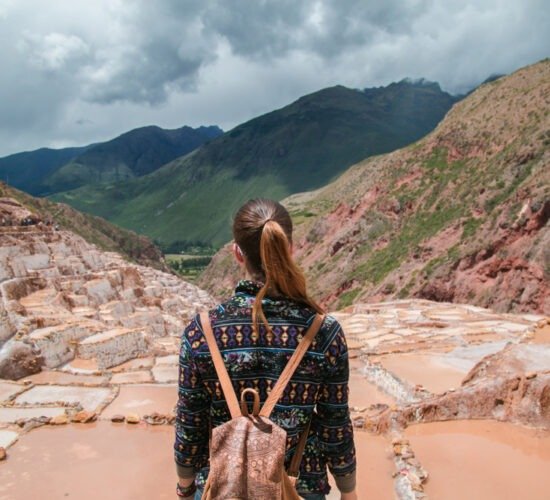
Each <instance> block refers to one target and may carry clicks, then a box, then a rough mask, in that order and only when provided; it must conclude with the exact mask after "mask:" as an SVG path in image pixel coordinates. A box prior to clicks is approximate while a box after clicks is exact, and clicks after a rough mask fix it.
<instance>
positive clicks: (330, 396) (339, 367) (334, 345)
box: [317, 320, 356, 493]
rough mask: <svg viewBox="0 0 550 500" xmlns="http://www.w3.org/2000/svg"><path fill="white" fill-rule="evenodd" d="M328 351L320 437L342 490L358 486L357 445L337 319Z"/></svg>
mask: <svg viewBox="0 0 550 500" xmlns="http://www.w3.org/2000/svg"><path fill="white" fill-rule="evenodd" d="M330 328H331V335H330V337H329V338H331V340H330V342H329V345H328V348H327V350H326V352H325V362H326V366H327V369H326V372H325V373H326V375H325V379H324V381H323V383H322V384H321V387H320V395H319V399H318V401H317V416H318V439H319V443H320V446H321V450H322V452H323V454H324V455H325V457H326V460H327V464H328V467H329V470H330V472H331V473H332V475H333V476H334V480H335V481H336V485H337V486H338V489H339V490H340V491H341V492H343V493H346V492H349V491H353V489H354V488H355V469H356V458H355V444H354V441H353V426H352V423H351V418H350V412H349V406H348V395H349V388H348V381H349V359H348V348H347V345H346V339H345V337H344V332H343V331H342V328H341V327H340V325H339V324H338V322H337V321H335V320H333V323H332V324H331V325H330Z"/></svg>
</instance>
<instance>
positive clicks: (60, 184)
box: [0, 126, 223, 196]
mask: <svg viewBox="0 0 550 500" xmlns="http://www.w3.org/2000/svg"><path fill="white" fill-rule="evenodd" d="M222 133H223V131H222V130H221V129H220V128H218V127H216V126H210V127H198V128H196V129H193V128H191V127H187V126H186V127H181V128H178V129H174V130H167V129H162V128H160V127H156V126H148V127H141V128H137V129H134V130H131V131H129V132H126V133H124V134H122V135H120V136H118V137H116V138H114V139H112V140H110V141H107V142H101V143H97V144H92V145H89V146H85V147H79V148H64V149H59V150H55V149H47V148H42V149H39V150H36V151H29V152H24V153H17V154H14V155H10V156H7V157H4V158H0V179H1V180H3V181H4V182H7V183H8V184H10V185H12V186H14V187H16V188H18V189H22V190H23V191H26V192H28V193H30V194H33V195H39V196H44V195H49V194H53V193H58V192H61V191H67V190H70V189H76V188H78V187H80V186H83V185H90V184H101V183H105V182H113V181H123V180H127V179H130V178H134V177H139V176H142V175H146V174H149V173H151V172H153V171H154V170H156V169H157V168H159V167H161V166H162V165H164V164H165V163H168V162H169V161H171V160H173V159H174V158H177V157H179V156H182V155H185V154H187V153H189V152H191V151H193V150H194V149H196V148H197V147H199V146H201V145H202V144H204V143H205V142H208V141H209V140H211V139H214V138H215V137H218V136H220V135H221V134H222Z"/></svg>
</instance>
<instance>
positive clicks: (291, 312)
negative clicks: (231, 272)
mask: <svg viewBox="0 0 550 500" xmlns="http://www.w3.org/2000/svg"><path fill="white" fill-rule="evenodd" d="M233 237H234V240H235V243H234V245H233V253H234V256H235V259H236V260H237V262H238V263H239V264H240V265H241V266H243V267H244V268H245V270H246V272H247V274H248V276H249V277H250V278H251V280H246V281H245V280H243V281H240V282H239V284H238V285H237V288H236V290H235V295H234V296H233V297H231V298H230V299H229V300H227V301H226V302H223V303H222V304H220V305H218V307H216V308H215V309H213V310H211V311H210V312H209V318H210V323H211V325H212V328H213V330H214V335H215V338H216V343H217V345H218V347H219V348H220V351H221V353H222V356H223V358H224V364H225V365H226V367H227V369H228V371H229V374H230V377H231V382H232V384H233V387H234V389H235V392H236V393H237V395H239V394H240V393H241V392H242V391H243V390H244V389H245V388H248V387H250V388H254V389H256V390H257V391H258V392H259V393H260V399H261V402H262V403H263V402H264V401H265V400H266V398H267V394H268V392H269V390H271V388H272V387H273V385H274V383H275V382H276V381H277V379H278V377H279V375H280V374H281V372H282V370H283V369H284V367H285V364H286V361H287V359H288V356H289V353H290V354H291V353H292V352H293V351H294V349H295V348H296V346H297V345H298V343H299V340H298V339H299V337H300V336H301V334H302V333H303V332H304V331H305V330H306V329H307V327H308V326H309V325H310V324H311V322H312V320H313V318H314V317H315V315H316V313H318V312H321V308H320V307H319V306H318V305H317V304H316V303H315V302H314V301H313V300H312V299H311V298H310V297H309V296H308V295H307V291H306V284H305V278H304V276H303V274H302V272H301V271H300V269H299V268H298V267H297V265H296V264H295V263H294V261H293V259H292V256H291V251H292V220H291V218H290V215H289V214H288V212H287V211H286V209H285V208H284V207H283V206H282V205H281V204H279V203H277V202H275V201H272V200H265V199H255V200H251V201H249V202H247V203H246V204H245V205H243V206H242V207H241V208H240V209H239V211H238V212H237V214H236V216H235V220H234V223H233ZM348 376H349V365H348V353H347V347H346V342H345V338H344V334H343V332H342V329H341V327H340V325H339V324H338V322H337V321H336V320H335V319H334V318H332V317H330V316H327V317H326V318H325V320H324V322H323V324H322V326H321V328H320V330H319V331H318V333H317V335H316V337H315V340H314V342H313V343H312V345H311V346H310V347H309V349H308V351H307V353H306V355H305V356H304V358H303V359H302V361H301V363H300V365H299V367H298V369H297V370H296V372H295V373H294V375H293V377H292V379H291V382H290V383H289V384H288V386H287V387H286V389H285V392H284V395H283V397H282V398H281V399H280V400H279V403H278V404H277V406H276V407H275V410H274V411H273V413H272V415H271V419H272V420H273V421H274V422H275V423H276V424H278V425H279V426H280V427H282V428H283V429H285V430H286V432H287V448H286V449H287V458H286V460H287V465H288V462H290V459H291V458H292V455H293V452H294V449H295V448H296V445H297V443H298V440H299V438H300V435H301V434H302V432H303V431H304V430H305V429H306V428H307V427H308V425H310V429H309V434H308V440H307V444H306V448H305V451H304V455H303V458H302V461H301V465H300V475H299V477H298V480H297V483H296V489H297V490H298V492H299V493H300V495H301V496H302V497H304V498H307V499H311V500H314V499H315V500H317V499H324V498H325V495H326V494H327V493H328V492H329V490H330V486H329V484H328V479H327V466H328V469H329V470H330V472H331V473H332V475H333V477H334V479H335V482H336V485H337V487H338V489H339V490H340V492H341V498H342V499H344V500H355V499H356V498H357V495H356V493H355V468H356V462H355V447H354V443H353V428H352V425H351V421H350V416H349V408H348ZM229 419H230V414H229V411H228V408H227V404H226V402H225V400H224V395H223V393H222V391H221V390H220V388H219V381H218V378H217V376H216V372H215V369H214V366H213V362H212V358H211V356H210V352H209V349H208V346H207V344H206V341H205V338H204V335H203V331H202V325H201V324H200V318H199V317H198V316H197V317H195V319H194V320H193V321H191V323H190V324H189V325H188V326H187V328H186V329H185V332H184V334H183V336H182V344H181V352H180V377H179V400H178V407H177V418H176V441H175V445H174V449H175V459H176V466H177V472H178V476H179V482H178V489H177V492H178V496H179V497H180V498H196V499H199V498H200V497H201V494H202V489H203V488H204V484H205V482H206V477H207V475H208V440H209V430H210V426H212V427H216V426H218V425H220V424H222V423H224V422H227V421H228V420H229ZM195 486H196V488H197V489H196V491H195Z"/></svg>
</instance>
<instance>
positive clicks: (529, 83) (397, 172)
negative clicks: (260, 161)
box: [199, 60, 550, 313]
mask: <svg viewBox="0 0 550 500" xmlns="http://www.w3.org/2000/svg"><path fill="white" fill-rule="evenodd" d="M549 109H550V61H549V60H544V61H541V62H540V63H538V64H534V65H532V66H529V67H526V68H523V69H521V70H519V71H517V72H516V73H514V74H512V75H510V76H508V77H504V78H500V79H497V80H495V81H492V82H490V83H487V84H485V85H482V86H481V87H480V88H479V89H477V90H476V91H475V92H473V93H472V94H471V95H469V96H468V97H467V98H466V99H464V100H463V101H461V102H459V103H457V104H455V106H454V107H453V108H452V110H451V111H450V112H449V113H448V114H447V116H446V117H445V119H444V120H443V122H442V123H441V124H440V125H439V126H438V127H437V128H436V130H435V131H434V132H432V133H431V134H429V135H428V136H427V137H426V138H424V139H422V140H421V141H419V142H417V143H415V144H413V145H411V146H408V147H407V148H404V149H401V150H399V151H396V152H393V153H390V154H387V155H382V156H377V157H374V158H371V159H368V160H366V161H363V162H361V163H358V164H357V165H355V166H353V167H352V168H350V169H349V170H348V171H346V173H344V174H343V175H342V176H341V177H340V178H339V179H337V180H336V181H335V182H333V183H331V184H329V185H328V186H326V187H325V188H322V189H319V190H317V191H314V192H309V193H304V194H300V195H295V196H292V197H289V198H287V199H286V200H285V201H284V203H285V205H286V206H287V207H288V208H289V210H290V211H291V214H292V215H293V218H294V222H295V226H296V228H295V240H294V248H295V254H296V257H297V259H298V261H299V263H300V264H301V265H302V267H303V268H304V269H305V270H306V274H307V275H308V277H309V279H310V282H311V284H312V290H313V292H314V294H315V296H316V297H317V298H318V299H320V300H321V301H322V302H323V303H324V304H325V305H327V306H329V307H331V308H341V307H345V306H347V305H349V304H351V303H354V302H363V301H366V300H387V299H391V298H395V297H399V298H404V297H420V298H428V299H432V300H438V301H455V302H463V303H471V304H476V305H480V306H484V307H491V308H493V309H496V310H499V311H537V312H546V313H548V312H549V311H550V279H549V278H550V264H549V263H550V250H549V249H550V231H549V230H548V219H549V217H550V169H549V168H548V166H549V165H550V151H549V148H548V146H549V145H550V116H549V113H548V110H549ZM229 253H230V252H229V248H228V247H227V248H225V249H224V250H223V251H222V252H220V254H219V255H218V256H216V257H215V258H214V259H213V261H212V264H211V266H210V267H209V268H208V269H207V270H206V272H205V273H204V275H203V276H202V277H201V279H200V280H199V285H200V286H203V287H204V288H206V289H208V290H211V291H212V293H217V294H220V295H223V294H225V293H227V292H228V290H229V289H230V287H231V286H232V285H233V284H234V281H235V278H236V277H237V276H238V271H237V269H236V267H235V266H234V265H233V264H232V262H231V257H230V256H229Z"/></svg>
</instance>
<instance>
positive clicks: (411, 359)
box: [378, 353, 466, 394]
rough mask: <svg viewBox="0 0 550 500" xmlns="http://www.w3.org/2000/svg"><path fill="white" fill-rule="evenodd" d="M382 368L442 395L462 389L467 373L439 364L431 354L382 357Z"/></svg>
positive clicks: (380, 359) (410, 382) (412, 383)
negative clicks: (452, 390) (452, 389)
mask: <svg viewBox="0 0 550 500" xmlns="http://www.w3.org/2000/svg"><path fill="white" fill-rule="evenodd" d="M378 360H379V361H380V362H381V363H382V366H383V367H384V368H385V369H386V370H388V371H390V372H392V373H393V374H395V375H397V376H398V377H399V378H400V379H402V380H405V381H407V382H408V383H409V384H411V385H413V386H414V385H417V384H418V385H422V386H423V387H425V388H426V389H428V390H429V391H430V392H433V393H436V394H438V393H441V392H444V391H446V390H448V389H451V388H456V387H460V384H461V382H462V379H463V378H464V377H465V375H466V372H464V371H459V370H457V369H455V368H453V367H451V366H447V365H444V364H443V363H441V362H438V358H437V356H434V355H431V354H422V353H418V354H416V353H415V354H393V355H388V356H380V358H379V359H378Z"/></svg>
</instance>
